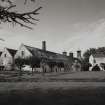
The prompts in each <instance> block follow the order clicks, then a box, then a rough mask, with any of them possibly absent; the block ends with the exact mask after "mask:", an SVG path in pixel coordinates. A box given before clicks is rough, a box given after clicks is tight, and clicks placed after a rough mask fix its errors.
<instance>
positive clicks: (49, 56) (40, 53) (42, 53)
mask: <svg viewBox="0 0 105 105" xmlns="http://www.w3.org/2000/svg"><path fill="white" fill-rule="evenodd" d="M29 57H34V58H35V57H36V58H38V59H40V66H42V65H43V64H44V66H46V68H48V69H49V67H48V66H49V65H48V63H49V62H50V63H51V62H53V64H54V63H56V64H57V63H66V62H68V59H69V57H68V56H67V55H66V52H63V54H59V53H55V52H51V51H48V50H47V49H46V42H45V41H42V49H39V48H35V47H31V46H27V45H24V44H21V46H20V47H19V49H18V51H17V52H16V54H15V59H16V58H24V59H25V58H29ZM42 63H43V64H42ZM55 68H56V67H55Z"/></svg>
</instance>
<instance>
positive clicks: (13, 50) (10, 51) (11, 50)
mask: <svg viewBox="0 0 105 105" xmlns="http://www.w3.org/2000/svg"><path fill="white" fill-rule="evenodd" d="M7 50H8V51H9V53H10V54H11V55H12V56H13V57H14V55H15V54H16V52H17V50H15V49H10V48H7Z"/></svg>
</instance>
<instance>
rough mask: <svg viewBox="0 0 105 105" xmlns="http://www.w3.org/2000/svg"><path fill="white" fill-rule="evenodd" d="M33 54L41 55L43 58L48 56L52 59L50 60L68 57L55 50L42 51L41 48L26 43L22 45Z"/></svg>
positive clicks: (60, 59) (61, 59)
mask: <svg viewBox="0 0 105 105" xmlns="http://www.w3.org/2000/svg"><path fill="white" fill-rule="evenodd" d="M24 46H25V47H26V48H27V49H28V50H29V51H30V52H31V54H32V55H33V56H37V57H39V58H41V57H43V58H48V59H52V60H56V61H64V60H65V61H67V60H68V58H67V57H66V56H64V55H62V54H59V53H55V52H51V51H44V50H42V49H39V48H35V47H30V46H27V45H24Z"/></svg>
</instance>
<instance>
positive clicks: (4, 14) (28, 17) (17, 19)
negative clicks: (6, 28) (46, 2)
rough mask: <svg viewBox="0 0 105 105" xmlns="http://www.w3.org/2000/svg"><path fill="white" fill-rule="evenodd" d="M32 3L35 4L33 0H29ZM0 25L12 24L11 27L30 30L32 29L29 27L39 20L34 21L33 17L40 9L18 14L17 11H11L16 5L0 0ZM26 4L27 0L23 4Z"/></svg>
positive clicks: (11, 1)
mask: <svg viewBox="0 0 105 105" xmlns="http://www.w3.org/2000/svg"><path fill="white" fill-rule="evenodd" d="M30 1H32V2H35V0H30ZM0 2H1V3H0V23H5V22H6V23H7V22H8V23H12V24H13V25H15V24H18V25H20V26H22V27H26V28H28V29H32V27H30V26H29V24H31V25H35V23H36V22H37V21H39V19H36V18H35V17H34V16H36V15H38V14H39V12H38V11H39V10H40V9H41V8H42V7H38V8H36V9H34V10H32V11H31V12H25V13H20V12H19V11H11V9H12V10H13V8H15V7H16V4H15V3H14V2H13V0H0ZM26 3H27V0H25V3H24V4H26Z"/></svg>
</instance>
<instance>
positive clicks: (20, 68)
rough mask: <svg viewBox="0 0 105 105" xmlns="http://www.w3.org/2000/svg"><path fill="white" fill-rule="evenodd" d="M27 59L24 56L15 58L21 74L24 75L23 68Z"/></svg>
mask: <svg viewBox="0 0 105 105" xmlns="http://www.w3.org/2000/svg"><path fill="white" fill-rule="evenodd" d="M24 64H25V59H22V58H16V59H15V65H16V66H17V67H18V68H19V75H20V76H21V75H22V68H23V67H24Z"/></svg>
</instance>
